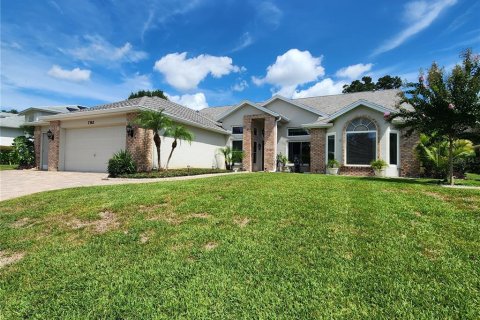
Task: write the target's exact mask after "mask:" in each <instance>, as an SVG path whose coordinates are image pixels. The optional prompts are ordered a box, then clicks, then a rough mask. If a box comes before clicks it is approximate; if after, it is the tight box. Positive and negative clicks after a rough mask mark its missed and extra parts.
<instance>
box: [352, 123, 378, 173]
mask: <svg viewBox="0 0 480 320" xmlns="http://www.w3.org/2000/svg"><path fill="white" fill-rule="evenodd" d="M346 142H347V143H346V147H347V151H346V153H347V159H346V160H347V163H346V164H347V165H369V164H370V162H372V161H373V160H375V159H376V158H377V126H376V125H375V123H374V122H373V121H372V120H370V119H368V118H356V119H354V120H352V121H350V123H349V124H348V126H347V130H346Z"/></svg>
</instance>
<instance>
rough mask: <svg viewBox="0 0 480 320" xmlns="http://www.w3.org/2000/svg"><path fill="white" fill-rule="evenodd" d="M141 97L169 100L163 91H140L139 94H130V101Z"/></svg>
mask: <svg viewBox="0 0 480 320" xmlns="http://www.w3.org/2000/svg"><path fill="white" fill-rule="evenodd" d="M140 97H159V98H162V99H165V100H168V98H167V96H166V95H165V93H164V92H163V91H162V90H153V91H150V90H139V91H137V92H132V93H130V96H129V97H128V99H134V98H140Z"/></svg>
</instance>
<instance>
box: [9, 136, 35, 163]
mask: <svg viewBox="0 0 480 320" xmlns="http://www.w3.org/2000/svg"><path fill="white" fill-rule="evenodd" d="M12 145H13V155H11V157H12V158H11V160H12V164H18V165H20V166H21V167H31V166H34V165H35V146H34V143H33V140H32V139H30V138H27V137H25V136H19V137H16V138H15V139H13V144H12Z"/></svg>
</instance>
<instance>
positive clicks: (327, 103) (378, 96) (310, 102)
mask: <svg viewBox="0 0 480 320" xmlns="http://www.w3.org/2000/svg"><path fill="white" fill-rule="evenodd" d="M400 92H401V91H400V90H398V89H391V90H379V91H365V92H354V93H342V94H335V95H328V96H318V97H309V98H299V99H286V100H291V101H292V102H296V103H300V104H303V105H305V106H308V107H311V108H315V109H317V110H318V111H320V112H322V113H325V114H327V115H331V114H333V113H335V112H337V111H339V110H340V109H342V108H344V107H346V106H348V105H350V104H352V103H354V102H356V101H358V100H367V101H370V102H373V103H375V104H379V105H381V106H383V107H385V108H387V109H391V110H392V111H393V110H395V106H396V105H397V103H398V102H399V100H400V97H399V96H398V94H399V93H400ZM260 104H261V103H260ZM233 107H234V106H224V107H209V108H205V109H202V110H200V113H202V114H204V115H206V116H208V117H210V118H212V119H214V120H216V119H218V118H219V117H220V116H221V114H222V113H225V112H227V110H229V109H231V108H233Z"/></svg>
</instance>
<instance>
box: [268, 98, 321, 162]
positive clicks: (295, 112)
mask: <svg viewBox="0 0 480 320" xmlns="http://www.w3.org/2000/svg"><path fill="white" fill-rule="evenodd" d="M265 107H266V108H267V109H269V110H272V111H274V112H277V113H279V114H281V115H283V116H285V117H287V118H288V119H289V120H290V121H289V122H288V123H283V122H278V123H277V153H282V154H284V155H288V142H289V141H310V136H300V137H288V136H287V134H288V128H301V127H302V125H303V124H307V123H312V122H315V121H316V120H317V119H318V117H319V116H318V115H317V114H315V113H313V112H310V111H307V110H304V109H302V108H299V107H297V106H294V105H292V104H290V103H287V102H285V101H282V100H274V101H272V102H271V103H269V104H268V105H266V106H265Z"/></svg>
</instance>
